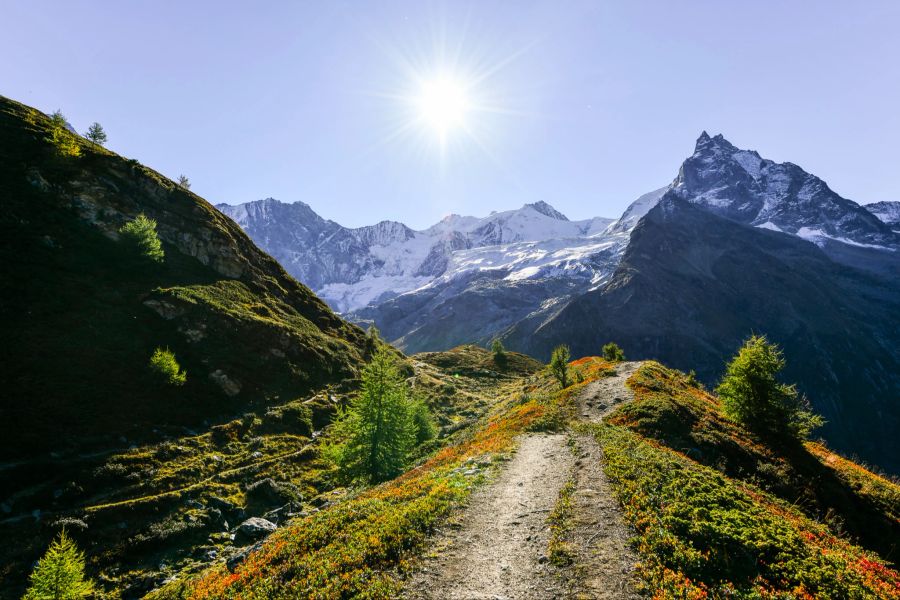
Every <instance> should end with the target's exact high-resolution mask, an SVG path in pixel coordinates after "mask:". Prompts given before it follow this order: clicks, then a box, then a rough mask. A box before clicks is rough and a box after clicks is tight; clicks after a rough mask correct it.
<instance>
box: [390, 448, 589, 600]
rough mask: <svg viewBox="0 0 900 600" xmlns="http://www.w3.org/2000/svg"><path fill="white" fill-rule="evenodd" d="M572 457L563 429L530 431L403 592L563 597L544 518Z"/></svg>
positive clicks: (464, 599) (454, 598) (458, 597)
mask: <svg viewBox="0 0 900 600" xmlns="http://www.w3.org/2000/svg"><path fill="white" fill-rule="evenodd" d="M574 463H575V456H574V455H573V454H572V451H571V450H570V449H569V447H568V446H567V445H566V436H565V435H562V434H555V435H540V434H532V435H527V436H524V437H522V438H521V440H520V445H519V449H518V450H517V451H516V454H515V456H514V457H513V459H512V460H511V461H510V462H509V464H507V465H506V466H505V467H504V469H503V472H502V473H501V474H500V476H499V477H498V478H497V479H496V480H495V481H493V482H492V483H490V484H489V485H486V486H484V487H483V488H481V489H480V490H478V491H476V492H475V493H474V494H473V495H472V498H471V499H470V502H469V506H468V507H467V508H466V510H465V512H464V514H463V515H461V517H462V518H461V525H460V527H459V529H457V530H456V531H453V532H451V533H449V534H448V535H445V536H444V538H443V539H442V540H440V541H439V542H438V545H437V547H436V548H435V549H434V553H435V556H432V557H430V558H427V559H425V561H424V562H425V565H424V567H423V569H421V570H420V571H419V572H418V573H417V574H416V576H415V577H414V578H413V580H412V581H411V582H410V585H409V586H408V587H409V590H410V592H409V593H408V594H407V597H409V598H417V599H418V598H433V599H435V600H438V599H447V600H477V599H482V598H484V599H497V600H499V599H513V598H563V597H565V596H564V593H565V586H564V585H562V583H561V582H559V581H557V580H556V579H555V578H554V577H553V576H552V573H551V572H550V570H551V569H552V567H551V566H550V565H549V563H547V562H546V552H547V541H548V534H549V531H548V528H547V525H546V523H545V521H546V519H547V516H548V515H549V514H550V511H551V510H553V507H554V505H555V504H556V499H557V497H558V495H559V490H560V489H561V488H562V486H563V484H565V482H566V480H567V479H568V477H569V473H570V472H571V470H572V466H573V465H574Z"/></svg>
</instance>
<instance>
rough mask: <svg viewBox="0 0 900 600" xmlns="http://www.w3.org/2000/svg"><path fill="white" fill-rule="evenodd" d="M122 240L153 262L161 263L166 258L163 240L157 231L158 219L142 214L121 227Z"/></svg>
mask: <svg viewBox="0 0 900 600" xmlns="http://www.w3.org/2000/svg"><path fill="white" fill-rule="evenodd" d="M119 235H121V236H122V242H123V243H125V244H126V245H127V246H128V247H129V248H130V250H131V251H132V252H133V253H134V254H135V255H136V256H140V257H142V258H145V259H147V260H150V261H152V262H157V263H161V262H162V261H163V260H164V259H165V256H166V254H165V252H163V249H162V242H161V241H160V239H159V235H157V233H156V221H154V220H153V219H150V218H148V217H147V216H146V215H143V214H140V215H138V216H137V217H135V218H134V219H133V220H131V221H128V222H127V223H125V225H123V226H122V228H121V229H119Z"/></svg>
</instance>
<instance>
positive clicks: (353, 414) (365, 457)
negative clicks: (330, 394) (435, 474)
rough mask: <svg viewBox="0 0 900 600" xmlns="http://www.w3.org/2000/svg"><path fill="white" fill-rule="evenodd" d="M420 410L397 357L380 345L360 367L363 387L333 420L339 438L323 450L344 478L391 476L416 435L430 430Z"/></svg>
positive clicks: (402, 462) (402, 464)
mask: <svg viewBox="0 0 900 600" xmlns="http://www.w3.org/2000/svg"><path fill="white" fill-rule="evenodd" d="M423 410H424V411H427V408H424V404H423V405H422V407H421V408H417V407H416V406H415V402H414V401H412V400H410V396H409V392H408V391H407V389H406V383H405V382H404V380H403V377H402V375H401V374H400V371H399V368H398V365H397V359H396V358H394V356H393V355H392V354H391V353H390V352H389V350H388V349H387V348H385V347H384V346H380V347H379V348H378V349H377V350H376V351H375V354H374V356H373V357H372V361H371V362H370V363H369V364H368V365H367V366H366V368H365V369H364V370H363V373H362V390H361V391H360V393H359V394H358V395H357V396H356V397H355V398H354V399H353V401H352V402H351V404H350V406H349V407H348V408H347V409H346V410H345V411H342V412H341V413H339V415H338V419H337V421H336V422H335V425H334V428H333V435H334V437H335V438H337V439H338V440H341V441H339V442H337V444H335V445H333V446H331V447H329V448H328V449H327V453H328V454H329V455H330V457H331V458H332V460H333V461H334V462H335V463H336V464H337V465H338V467H339V468H340V471H341V474H342V476H343V477H344V478H345V479H359V478H361V479H364V480H367V481H369V482H371V483H375V482H379V481H384V480H386V479H390V478H391V477H394V476H395V475H397V474H399V473H400V472H401V471H402V470H403V468H404V467H405V466H406V463H407V460H408V458H409V454H410V451H411V450H412V449H413V448H414V446H415V445H416V442H417V441H419V440H417V437H421V435H423V434H424V433H425V432H426V430H427V429H428V427H427V426H425V425H423V415H422V414H419V415H418V416H417V415H416V412H417V411H423ZM429 418H430V417H429Z"/></svg>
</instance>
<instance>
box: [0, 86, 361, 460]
mask: <svg viewBox="0 0 900 600" xmlns="http://www.w3.org/2000/svg"><path fill="white" fill-rule="evenodd" d="M49 130H50V121H49V120H48V118H47V117H46V116H45V115H43V114H42V113H40V112H38V111H36V110H34V109H31V108H29V107H27V106H24V105H22V104H19V103H17V102H14V101H12V100H9V99H6V98H2V97H0V197H2V201H3V208H2V211H0V236H2V240H3V242H2V246H0V269H2V277H0V286H2V287H0V323H2V343H0V352H2V355H0V364H2V365H3V371H4V375H3V402H2V405H0V411H2V413H0V440H2V441H0V456H15V455H22V454H25V453H33V452H35V451H40V450H48V449H56V448H59V447H61V446H64V445H66V444H77V445H80V446H83V445H84V444H85V443H87V442H89V441H91V440H92V439H93V438H97V439H96V440H95V441H96V442H97V443H98V444H105V443H108V442H109V441H110V440H117V439H119V437H120V436H125V437H127V438H128V439H129V440H131V439H132V438H133V437H139V438H145V437H147V435H148V434H151V435H152V432H151V430H152V429H154V428H160V427H169V428H171V427H172V426H176V425H188V426H197V425H198V424H200V423H202V422H203V421H204V420H209V419H215V418H218V417H221V416H224V415H230V414H234V413H235V412H236V411H238V410H243V409H245V408H247V407H248V406H249V405H255V404H265V403H272V402H277V401H278V400H279V398H280V399H281V400H282V401H285V400H289V399H291V398H293V397H295V396H296V395H298V394H301V393H304V392H306V391H309V390H311V389H315V388H318V387H321V386H323V385H325V384H328V383H334V382H338V381H340V380H342V379H345V378H353V377H354V376H355V375H356V372H357V366H358V365H359V363H360V361H361V360H362V358H363V354H364V352H365V350H364V346H365V336H364V334H363V332H362V331H361V330H360V329H358V328H357V327H355V326H352V325H349V324H347V323H346V322H344V321H343V320H341V319H340V318H339V317H337V316H336V315H335V314H334V313H332V311H331V310H330V309H329V308H328V307H327V306H326V305H325V304H324V303H323V302H321V301H320V300H319V299H318V298H317V297H316V296H315V295H314V294H313V293H312V292H311V291H310V290H309V289H308V288H306V287H305V286H303V285H302V284H300V283H298V282H297V281H295V280H294V279H292V278H291V277H290V276H289V275H287V274H286V273H285V272H284V270H283V269H282V268H281V267H280V266H279V265H278V264H277V263H276V262H275V261H274V260H273V259H272V258H270V257H269V256H267V255H266V254H264V253H263V252H261V251H260V250H259V249H258V248H256V246H254V244H253V243H252V242H251V241H250V239H249V238H247V236H246V235H245V234H244V233H243V232H242V231H241V230H240V228H239V227H238V226H237V225H235V224H234V223H233V222H232V221H231V220H229V219H228V218H226V217H225V216H223V215H222V214H221V213H219V212H218V211H217V210H216V209H215V208H214V207H213V206H212V205H211V204H209V203H208V202H206V201H205V200H203V199H202V198H199V197H198V196H196V195H194V194H192V193H190V192H188V191H185V190H183V189H181V188H180V187H178V186H176V185H174V184H173V182H171V181H169V180H168V179H166V178H165V177H163V176H161V175H160V174H159V173H156V172H155V171H152V170H151V169H149V168H147V167H144V166H142V165H140V164H139V163H137V162H136V161H133V160H127V159H125V158H123V157H120V156H118V155H116V154H113V153H111V152H109V151H107V150H105V149H103V148H100V147H98V146H95V145H92V144H90V143H88V142H86V141H85V140H82V139H80V138H76V140H75V141H76V143H77V144H78V145H79V146H80V149H81V156H77V157H72V156H61V155H60V153H59V152H58V151H57V150H56V148H55V147H54V146H53V145H52V144H51V143H50V142H48V141H47V138H48V137H49ZM139 213H144V214H146V215H147V216H148V217H151V218H153V219H155V220H156V221H157V222H158V232H159V235H160V237H161V239H162V241H163V248H164V250H165V254H166V256H165V262H164V263H163V264H162V265H159V266H156V265H151V264H143V263H141V262H140V261H138V260H135V259H134V258H133V257H132V256H131V255H130V254H129V253H128V252H126V251H125V248H124V246H123V244H122V243H121V242H120V241H118V237H119V236H118V233H117V232H118V229H119V228H120V227H121V226H122V225H123V224H124V223H125V222H126V221H128V220H129V219H132V218H134V217H135V216H136V215H137V214H139ZM158 346H162V347H168V348H170V349H171V350H173V351H174V352H175V354H176V356H177V359H178V361H179V362H180V363H181V365H182V367H183V368H185V369H186V370H187V373H188V378H187V383H186V384H185V385H183V386H181V387H176V386H170V385H165V384H162V383H160V382H158V381H157V379H156V378H154V377H153V374H152V373H151V372H150V370H149V369H148V367H147V363H148V361H149V358H150V356H151V354H152V353H153V351H154V349H155V348H156V347H158Z"/></svg>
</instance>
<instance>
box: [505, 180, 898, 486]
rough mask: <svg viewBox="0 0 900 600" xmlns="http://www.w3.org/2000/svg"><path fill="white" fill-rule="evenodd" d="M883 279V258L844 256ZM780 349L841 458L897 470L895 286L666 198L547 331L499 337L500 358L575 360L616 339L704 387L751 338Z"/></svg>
mask: <svg viewBox="0 0 900 600" xmlns="http://www.w3.org/2000/svg"><path fill="white" fill-rule="evenodd" d="M855 250H856V251H858V252H865V253H866V258H867V260H868V262H869V263H870V264H874V263H881V265H882V267H881V268H880V270H881V271H882V272H894V273H898V272H900V271H897V269H898V267H900V265H898V260H900V259H898V257H897V256H896V255H895V253H893V252H886V251H880V250H875V249H867V248H855ZM754 332H755V333H764V334H766V335H768V337H769V338H770V339H771V340H772V341H773V342H776V343H778V344H779V345H781V346H782V347H783V349H784V351H785V356H786V358H787V361H788V368H787V369H786V372H785V374H784V375H785V379H786V380H788V381H795V382H797V383H798V385H799V387H800V389H801V391H802V392H804V393H805V394H807V395H808V397H809V398H810V400H811V401H812V403H813V406H814V407H815V408H816V409H817V410H818V411H819V412H821V413H822V414H823V415H824V416H825V418H826V419H828V421H829V423H828V425H827V426H826V428H825V430H824V433H825V435H826V437H827V439H828V440H829V441H830V442H831V443H832V444H833V445H834V446H835V447H837V448H839V449H841V450H843V451H845V452H855V453H857V454H859V455H860V456H862V457H864V458H865V459H866V460H869V461H871V462H873V463H875V464H878V465H880V466H882V467H884V468H886V469H890V470H893V471H895V472H896V471H898V470H900V442H898V439H897V437H896V431H897V427H898V426H900V404H898V400H897V390H900V278H898V277H884V276H880V275H878V274H877V273H876V272H875V271H874V270H869V271H863V270H860V269H854V268H852V267H848V266H846V265H842V264H839V263H836V262H835V261H833V260H831V259H830V258H829V256H828V255H827V254H826V253H825V252H824V251H823V250H821V249H820V248H818V247H817V246H815V245H813V244H810V243H807V242H805V241H803V240H801V239H798V238H796V237H794V236H790V235H786V234H783V233H778V232H772V231H767V230H764V229H760V228H755V227H748V226H746V225H742V224H740V223H736V222H734V221H732V220H729V219H726V218H722V217H720V216H717V215H715V214H712V213H711V212H709V211H707V210H703V209H701V208H699V207H697V206H696V205H693V204H691V203H688V202H685V201H683V200H681V199H680V198H678V196H677V195H676V194H674V193H670V194H669V195H668V196H667V197H666V198H664V199H663V201H662V202H661V203H660V204H659V205H657V206H656V208H654V209H653V210H651V211H650V213H648V214H647V216H646V217H644V219H642V220H641V222H640V223H639V225H638V227H637V228H635V230H634V232H633V234H632V238H631V243H630V244H629V246H628V248H627V250H626V251H625V255H624V257H623V259H622V262H621V263H620V265H619V267H618V269H617V270H616V273H615V275H614V276H613V278H612V280H611V281H610V283H609V284H608V285H606V286H605V287H603V288H602V289H599V290H595V291H592V292H588V293H586V294H584V295H582V296H580V297H578V298H577V299H575V300H573V301H572V302H570V303H569V304H568V305H567V306H565V307H564V308H563V309H562V310H560V311H559V312H558V313H557V314H556V315H554V316H552V317H551V318H550V319H547V320H543V321H539V322H535V321H530V322H528V321H526V322H523V323H521V324H520V325H517V326H516V327H514V328H513V329H512V330H510V332H509V333H508V334H507V336H506V338H505V340H504V343H505V344H506V346H507V347H508V348H513V349H516V350H519V351H525V352H528V353H531V354H532V355H534V356H538V357H543V358H546V357H548V356H549V354H550V351H551V349H552V347H553V346H554V345H556V344H558V343H563V342H565V343H568V344H570V345H571V347H572V351H573V356H580V355H585V354H596V353H597V352H598V349H599V348H600V346H601V345H602V344H603V343H604V342H606V341H608V340H614V341H616V342H617V343H619V344H620V345H621V346H622V347H623V349H624V350H625V353H626V355H627V356H628V357H629V358H631V359H658V360H661V361H663V362H665V363H666V364H670V365H672V366H675V367H677V368H681V369H684V370H688V369H696V370H697V373H698V375H699V376H700V378H701V379H703V380H704V381H706V382H707V383H709V384H713V383H715V381H716V380H717V379H718V378H719V377H720V376H721V374H722V371H723V369H724V364H725V362H726V361H727V360H729V359H730V357H731V356H732V355H733V354H734V352H735V351H736V349H737V348H738V346H739V345H740V344H741V342H742V341H743V340H744V339H745V338H746V337H747V336H748V335H750V334H751V333H754Z"/></svg>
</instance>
